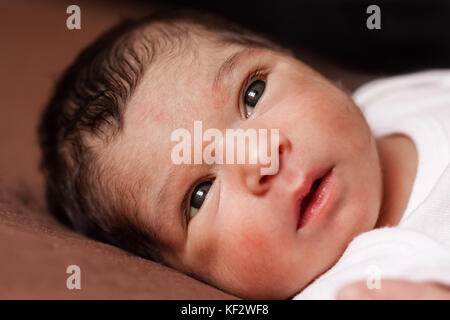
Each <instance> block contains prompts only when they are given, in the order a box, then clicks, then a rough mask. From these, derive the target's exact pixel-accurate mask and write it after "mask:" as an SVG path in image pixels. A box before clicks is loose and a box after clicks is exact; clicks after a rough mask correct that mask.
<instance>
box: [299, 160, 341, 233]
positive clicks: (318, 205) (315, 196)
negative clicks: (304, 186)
mask: <svg viewBox="0 0 450 320" xmlns="http://www.w3.org/2000/svg"><path fill="white" fill-rule="evenodd" d="M333 169H334V167H332V168H331V169H330V170H329V171H328V172H327V173H326V174H325V175H324V176H323V177H322V178H321V180H320V181H317V180H316V182H315V183H316V184H317V185H316V186H315V190H313V191H312V193H311V194H309V195H308V197H307V198H305V199H304V201H306V203H303V205H302V206H300V213H299V214H300V216H299V220H298V225H297V229H300V228H303V227H305V226H306V225H307V224H308V223H309V222H310V221H311V220H312V219H313V218H315V217H317V216H319V215H324V214H326V212H327V211H329V209H330V205H331V202H332V200H333V198H334V197H333V193H334V192H333V191H334V188H335V174H334V171H333ZM318 182H320V184H319V183H318Z"/></svg>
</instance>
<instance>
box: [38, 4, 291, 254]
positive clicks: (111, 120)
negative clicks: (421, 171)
mask: <svg viewBox="0 0 450 320" xmlns="http://www.w3.org/2000/svg"><path fill="white" fill-rule="evenodd" d="M149 26H152V27H151V28H147V27H149ZM192 29H197V30H203V31H209V32H208V34H211V35H212V36H214V37H216V39H217V40H219V41H222V42H224V43H226V42H230V43H237V44H241V45H245V46H254V47H265V48H269V49H272V50H279V51H286V50H285V49H283V48H280V47H278V46H276V45H275V44H273V43H272V42H270V41H269V40H266V39H265V38H263V37H261V36H259V35H256V34H254V33H252V32H249V31H248V30H245V29H243V28H241V27H239V26H237V25H234V24H231V23H229V22H228V21H226V20H223V19H221V18H218V17H216V16H212V15H210V14H206V13H200V12H197V11H192V10H186V9H178V10H162V11H158V12H156V13H152V14H150V15H148V16H146V17H143V18H139V19H135V20H126V21H124V22H122V23H120V24H119V25H117V26H115V27H114V28H112V29H110V30H109V31H107V32H105V33H104V34H102V35H101V36H100V37H99V38H98V39H97V40H96V41H95V42H93V43H92V44H91V45H90V46H88V47H87V48H85V49H84V50H83V51H82V52H81V53H80V54H79V55H78V57H77V58H76V59H75V61H74V62H73V64H72V65H71V66H70V67H69V68H68V69H67V70H66V71H65V72H64V74H63V75H62V77H61V79H60V80H59V81H58V83H57V84H56V87H55V90H54V93H53V96H52V97H51V99H50V101H49V103H48V105H47V107H46V109H45V111H44V113H43V117H42V121H41V124H40V127H39V141H40V145H41V148H42V152H43V158H42V164H41V167H42V170H43V172H44V175H45V178H46V199H47V205H48V207H49V210H50V211H51V212H52V213H53V214H54V215H55V216H56V217H57V218H58V219H59V220H60V221H61V222H64V223H66V224H68V225H71V226H72V227H73V228H75V229H76V230H78V231H81V232H82V233H84V234H86V235H87V236H90V237H92V238H94V239H97V240H101V241H104V242H108V243H111V244H113V245H116V246H118V247H121V248H123V249H125V250H128V251H131V252H133V253H136V254H138V255H140V256H143V257H145V258H149V259H152V260H159V261H160V258H161V257H160V255H159V253H158V249H157V248H158V239H157V238H156V235H155V233H154V232H152V230H150V229H146V228H144V227H143V226H142V225H140V224H139V223H137V221H135V220H134V219H133V218H132V217H135V216H136V215H133V214H123V213H124V212H127V213H130V211H132V210H134V211H137V203H136V200H135V198H134V197H133V190H131V188H129V187H127V185H126V184H125V183H124V182H122V181H115V180H114V179H112V178H111V177H108V174H110V172H109V171H108V168H107V163H105V161H99V157H98V155H99V153H98V152H96V147H95V146H93V145H92V143H91V142H92V139H93V138H96V139H99V141H101V143H103V144H104V145H107V144H108V143H110V142H111V141H112V140H113V139H114V137H115V136H116V135H117V134H119V133H120V131H121V128H122V127H123V115H124V112H125V107H126V104H127V101H128V100H129V99H130V97H131V95H132V94H133V92H134V90H135V88H136V86H137V85H138V83H139V81H140V79H141V78H142V76H143V74H144V72H145V71H146V70H147V68H149V67H150V66H151V64H152V62H154V60H155V58H156V56H157V54H167V53H168V51H170V50H171V49H173V47H174V44H176V43H178V44H179V43H180V41H182V40H183V39H186V38H188V37H189V35H190V33H191V32H193V31H192ZM149 30H150V31H149ZM155 81H157V79H155Z"/></svg>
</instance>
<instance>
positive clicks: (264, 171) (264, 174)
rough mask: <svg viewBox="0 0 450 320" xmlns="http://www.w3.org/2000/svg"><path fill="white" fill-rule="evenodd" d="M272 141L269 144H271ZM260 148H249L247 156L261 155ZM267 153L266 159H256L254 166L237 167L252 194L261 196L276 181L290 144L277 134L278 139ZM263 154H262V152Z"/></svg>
mask: <svg viewBox="0 0 450 320" xmlns="http://www.w3.org/2000/svg"><path fill="white" fill-rule="evenodd" d="M273 142H274V141H272V142H271V143H273ZM260 147H261V146H258V147H257V148H254V147H253V148H252V146H250V148H249V151H248V152H249V155H250V153H253V156H255V154H258V155H261V153H260V152H261V149H260ZM265 150H269V152H268V153H267V155H268V157H266V158H265V159H263V158H264V156H263V157H262V158H261V157H258V161H257V162H256V163H254V164H250V163H246V164H242V165H239V170H240V175H241V176H242V177H243V179H244V185H245V187H246V188H247V190H249V191H250V192H251V193H252V194H255V195H262V194H264V193H266V192H267V191H268V190H269V189H270V187H271V185H272V184H273V181H274V179H276V178H277V177H278V176H279V174H280V170H281V163H282V162H283V161H285V160H286V156H287V154H288V153H289V152H290V142H289V140H288V139H287V138H286V137H285V136H284V135H282V134H279V133H278V139H276V144H275V145H271V147H270V149H268V148H265ZM263 153H264V152H263Z"/></svg>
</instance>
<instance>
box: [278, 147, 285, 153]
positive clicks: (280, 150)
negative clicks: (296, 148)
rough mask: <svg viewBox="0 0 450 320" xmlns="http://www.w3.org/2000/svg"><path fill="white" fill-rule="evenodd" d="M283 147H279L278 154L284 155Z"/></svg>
mask: <svg viewBox="0 0 450 320" xmlns="http://www.w3.org/2000/svg"><path fill="white" fill-rule="evenodd" d="M283 149H284V148H283V146H282V145H280V146H279V147H278V154H280V155H281V154H282V153H283Z"/></svg>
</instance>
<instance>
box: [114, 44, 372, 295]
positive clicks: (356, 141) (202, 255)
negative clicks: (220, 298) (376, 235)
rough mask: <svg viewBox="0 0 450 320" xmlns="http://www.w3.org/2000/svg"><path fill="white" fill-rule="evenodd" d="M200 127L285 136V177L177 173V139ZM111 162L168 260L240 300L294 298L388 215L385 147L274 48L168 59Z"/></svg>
mask: <svg viewBox="0 0 450 320" xmlns="http://www.w3.org/2000/svg"><path fill="white" fill-rule="evenodd" d="M236 54H237V55H236ZM230 58H231V60H229V59H230ZM227 61H228V62H231V64H230V63H229V64H225V68H224V69H221V71H222V73H221V75H222V76H223V77H222V78H220V79H219V81H218V82H217V83H216V82H215V77H216V75H217V72H218V70H219V69H220V67H221V65H222V64H223V63H224V62H227ZM256 69H259V70H261V71H262V75H260V77H259V78H257V79H255V80H253V82H254V81H256V80H260V81H263V82H264V83H265V88H264V86H261V82H259V85H258V84H256V85H255V86H256V87H257V88H259V92H262V95H256V99H254V100H252V101H253V103H254V102H256V104H255V105H254V106H253V107H252V106H251V105H249V104H247V105H246V103H247V102H248V99H244V98H243V97H242V95H243V94H244V95H245V93H246V92H247V94H248V93H249V92H248V87H244V88H243V87H242V86H243V84H244V83H245V80H246V78H247V77H248V76H249V75H251V74H252V72H253V71H255V70H256ZM249 86H252V82H251V83H249ZM255 86H253V89H254V88H255ZM250 91H251V89H250ZM253 93H255V92H253ZM246 112H247V113H248V114H249V117H248V118H247V117H245V116H244V115H245V113H246ZM195 120H201V121H202V126H203V131H205V130H206V129H208V128H216V129H219V130H221V131H222V132H224V131H225V129H237V128H242V129H244V130H246V129H249V128H255V129H261V128H263V129H279V141H280V147H281V148H280V150H281V153H280V156H279V159H280V166H279V170H278V172H277V173H276V174H275V175H271V176H267V177H265V178H264V179H260V178H261V175H260V174H261V173H260V167H261V166H260V165H259V164H206V163H202V164H181V165H176V164H174V163H173V162H172V160H171V152H172V149H173V147H174V145H176V142H172V141H171V134H172V132H173V131H174V130H176V129H178V128H185V129H187V130H188V131H190V132H191V136H192V137H194V133H193V128H194V121H195ZM203 146H204V147H205V146H206V144H205V143H204V144H203ZM111 152H113V154H114V158H115V163H116V164H117V166H118V167H119V168H120V169H121V170H123V172H124V176H126V177H127V179H128V181H129V183H131V184H133V183H134V184H138V183H139V184H140V185H141V189H143V190H144V191H143V192H140V193H138V194H135V198H136V200H137V201H138V203H139V212H138V215H137V219H138V221H139V223H141V224H142V225H144V226H151V228H152V229H153V230H156V233H157V235H158V237H159V238H160V239H161V241H162V243H163V244H164V250H163V257H164V259H165V261H166V262H167V263H168V264H169V265H171V266H173V267H174V268H176V269H179V270H182V271H184V272H186V273H188V274H194V275H195V276H197V277H199V278H201V279H203V280H205V281H207V282H209V283H211V284H213V285H215V286H217V287H219V288H222V289H224V290H225V291H228V292H230V293H233V294H235V295H238V296H241V297H246V298H288V297H289V296H291V295H293V294H295V293H296V292H298V291H299V290H300V289H302V288H303V287H305V286H306V285H307V284H308V283H309V282H310V281H311V280H313V279H314V278H315V277H317V276H319V275H320V274H321V273H323V272H324V271H326V270H327V269H328V268H330V267H331V266H332V265H333V264H334V263H335V262H336V261H337V259H338V258H339V256H340V255H341V254H342V253H343V251H344V249H345V248H346V246H347V244H348V243H349V242H350V241H351V239H352V238H353V237H354V236H355V235H357V234H359V233H361V232H364V231H367V230H370V229H371V228H373V227H374V225H375V223H376V220H377V216H378V212H379V209H380V204H381V170H380V165H379V161H378V154H377V149H376V144H375V140H374V138H373V136H372V134H371V132H370V130H369V128H368V126H367V124H366V121H365V119H364V117H363V116H362V114H361V113H360V111H359V109H358V108H357V107H356V106H355V105H354V103H353V102H352V100H351V99H350V98H349V97H348V96H347V95H346V94H345V93H344V92H343V91H341V90H340V89H338V88H337V87H336V86H334V85H333V84H331V83H330V82H329V81H327V80H326V79H325V78H323V77H322V76H321V75H319V74H318V73H316V72H314V71H313V70H312V69H310V68H309V67H307V66H306V65H304V64H303V63H302V62H300V61H298V60H296V59H294V58H292V57H288V56H285V55H282V54H280V53H275V52H272V51H269V50H265V49H249V48H243V47H240V46H237V45H228V46H221V45H217V44H214V45H213V44H211V43H208V42H207V41H202V40H201V39H198V42H197V45H196V48H195V49H193V48H192V49H191V48H190V49H189V50H187V49H185V51H183V52H181V53H180V54H178V55H174V56H172V57H162V58H161V60H158V61H157V63H155V64H154V65H152V66H151V67H150V70H149V71H148V73H146V75H145V77H144V78H143V81H142V83H141V84H140V85H139V87H138V88H137V90H136V92H135V94H134V96H133V98H132V99H131V101H130V102H129V104H128V109H127V111H126V116H125V128H124V131H123V134H122V135H121V136H120V139H119V140H118V142H117V143H116V144H115V145H114V147H113V148H111ZM330 170H331V174H330V176H329V186H330V188H329V189H328V190H326V192H325V194H326V198H325V200H326V199H328V200H327V201H325V204H326V206H325V210H321V211H319V212H316V213H315V214H313V215H312V217H311V219H308V221H307V223H306V224H305V225H303V224H302V225H301V226H300V227H299V221H300V220H301V219H302V218H304V217H301V214H300V211H301V210H300V194H301V190H302V186H303V185H304V184H305V181H306V180H307V179H308V178H309V177H312V176H314V175H316V174H325V173H327V172H330ZM125 173H126V175H125ZM130 179H131V180H130ZM199 184H201V185H202V187H201V188H200V189H201V190H200V191H199V190H198V188H197V189H196V187H197V186H198V185H199ZM208 187H209V191H208ZM202 190H203V193H202V192H201V191H202ZM191 195H195V196H196V197H195V199H194V201H193V203H194V206H191V205H190V204H191V202H190V199H191ZM205 195H206V196H205ZM185 198H186V199H187V201H183V199H185ZM200 205H201V207H200ZM198 207H200V209H199V210H198V211H197V210H194V209H195V208H198ZM191 214H192V215H193V216H192V218H190V215H191Z"/></svg>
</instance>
